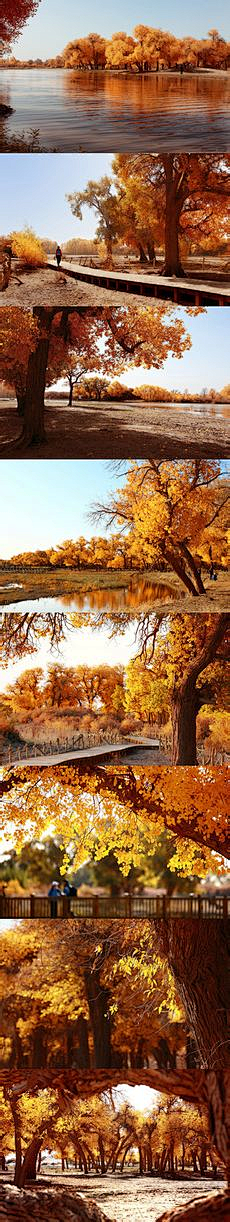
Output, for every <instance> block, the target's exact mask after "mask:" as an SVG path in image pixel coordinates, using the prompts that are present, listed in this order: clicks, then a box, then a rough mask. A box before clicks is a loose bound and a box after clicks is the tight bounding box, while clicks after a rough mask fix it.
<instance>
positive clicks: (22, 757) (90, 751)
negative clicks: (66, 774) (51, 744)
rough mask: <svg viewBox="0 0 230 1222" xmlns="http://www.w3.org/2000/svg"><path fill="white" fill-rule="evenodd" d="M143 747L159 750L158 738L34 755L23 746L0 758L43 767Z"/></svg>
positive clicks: (24, 764) (93, 758)
mask: <svg viewBox="0 0 230 1222" xmlns="http://www.w3.org/2000/svg"><path fill="white" fill-rule="evenodd" d="M145 747H150V748H151V747H152V748H153V750H154V751H156V750H159V748H160V742H159V739H158V738H130V739H128V740H127V742H124V739H121V741H120V742H116V743H114V742H113V743H97V744H96V745H95V746H93V747H81V748H76V749H75V748H74V747H72V748H71V747H69V748H67V750H63V751H56V752H54V751H53V752H47V754H45V752H44V753H42V754H40V755H39V751H37V753H36V751H35V752H34V755H29V753H28V754H27V753H26V752H25V749H24V748H23V750H22V751H21V753H20V750H19V751H17V752H12V755H11V753H9V758H8V760H4V761H3V760H2V761H1V762H2V763H4V767H7V766H8V767H11V766H12V764H13V765H15V764H19V765H20V768H22V767H26V768H27V767H34V768H35V767H36V768H45V767H47V766H50V765H51V764H64V763H66V762H67V761H72V760H79V762H81V760H83V761H84V760H91V759H92V760H98V759H104V758H105V757H106V756H108V755H116V754H117V752H119V755H120V754H121V752H123V753H124V752H126V751H131V750H135V748H136V750H137V751H138V749H141V748H145ZM23 752H24V753H23Z"/></svg>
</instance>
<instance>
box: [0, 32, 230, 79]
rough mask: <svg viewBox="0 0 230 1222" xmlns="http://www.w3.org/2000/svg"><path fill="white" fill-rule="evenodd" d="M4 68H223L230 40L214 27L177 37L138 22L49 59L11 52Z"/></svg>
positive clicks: (90, 37) (73, 44)
mask: <svg viewBox="0 0 230 1222" xmlns="http://www.w3.org/2000/svg"><path fill="white" fill-rule="evenodd" d="M1 66H2V67H3V68H4V67H5V68H9V67H10V68H76V69H78V70H80V71H90V72H97V71H99V70H100V71H112V70H115V71H122V72H127V71H128V72H132V73H136V74H141V73H146V72H160V71H163V70H166V71H180V72H183V71H187V72H188V71H189V72H196V71H197V70H199V69H201V70H202V69H208V68H212V69H222V70H225V71H226V69H228V68H229V66H230V43H229V42H227V41H226V40H225V39H224V38H223V37H222V35H221V34H219V32H218V30H216V29H211V30H209V32H208V35H207V38H204V39H198V38H193V37H186V38H176V37H175V35H174V34H171V33H170V32H169V31H165V30H159V29H157V30H155V29H153V28H152V27H151V26H147V25H137V26H135V29H134V31H133V34H132V35H131V34H126V33H124V32H123V31H122V32H119V33H117V34H113V36H112V38H111V39H106V38H103V37H102V36H101V35H100V34H88V35H87V36H86V37H85V38H76V39H74V40H73V41H72V42H70V43H68V45H67V46H66V47H65V49H64V51H63V52H62V54H61V55H57V56H55V58H50V59H47V60H42V59H35V60H32V59H29V60H18V59H16V57H15V56H10V57H8V59H5V60H3V61H2V63H1Z"/></svg>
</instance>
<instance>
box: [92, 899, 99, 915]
mask: <svg viewBox="0 0 230 1222" xmlns="http://www.w3.org/2000/svg"><path fill="white" fill-rule="evenodd" d="M98 917H99V896H98V895H94V896H93V918H94V920H97V918H98Z"/></svg>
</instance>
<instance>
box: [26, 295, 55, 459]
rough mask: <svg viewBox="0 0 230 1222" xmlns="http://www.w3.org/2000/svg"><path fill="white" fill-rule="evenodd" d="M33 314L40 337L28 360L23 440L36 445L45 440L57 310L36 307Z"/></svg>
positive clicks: (27, 443)
mask: <svg viewBox="0 0 230 1222" xmlns="http://www.w3.org/2000/svg"><path fill="white" fill-rule="evenodd" d="M33 314H34V317H35V319H37V322H38V326H39V338H38V342H37V346H36V348H35V351H34V352H31V354H30V356H29V361H28V369H27V381H26V395H25V412H24V425H23V434H22V440H23V441H24V442H25V443H26V445H34V446H35V445H39V444H40V443H41V442H42V441H45V427H44V398H45V388H46V370H47V364H48V356H49V344H50V335H51V327H52V322H53V317H54V314H55V310H49V309H46V308H45V309H43V308H38V307H35V309H34V311H33Z"/></svg>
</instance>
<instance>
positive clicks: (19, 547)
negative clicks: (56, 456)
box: [0, 460, 117, 557]
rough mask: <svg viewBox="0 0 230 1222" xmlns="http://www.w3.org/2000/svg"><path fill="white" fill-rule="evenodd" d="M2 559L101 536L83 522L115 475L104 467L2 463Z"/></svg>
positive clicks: (98, 464) (69, 463)
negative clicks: (72, 540) (32, 550)
mask: <svg viewBox="0 0 230 1222" xmlns="http://www.w3.org/2000/svg"><path fill="white" fill-rule="evenodd" d="M0 482H1V496H2V504H4V506H5V512H4V518H5V522H4V524H3V515H2V517H1V524H0V556H1V557H3V556H8V557H9V556H10V555H16V553H18V552H19V551H26V550H27V549H28V550H31V548H38V547H39V548H43V547H50V546H55V544H57V543H60V542H61V541H62V540H63V539H77V538H78V536H79V535H84V536H85V537H86V538H90V536H91V535H93V534H102V533H103V529H102V527H100V528H98V529H97V528H96V527H95V526H94V525H92V522H89V521H88V520H87V513H88V511H89V510H90V506H91V505H92V502H93V501H95V500H98V499H99V497H103V498H104V497H106V496H107V494H108V492H109V491H110V490H111V488H113V489H114V483H115V482H117V472H116V473H115V472H113V471H112V467H111V466H109V464H108V463H107V462H93V461H91V462H84V461H82V462H77V461H76V462H75V461H63V462H62V461H60V460H58V461H55V460H53V461H52V462H43V461H36V460H35V461H33V462H24V461H23V460H22V461H21V460H19V461H17V460H16V462H11V461H10V460H9V461H8V460H7V461H2V462H1V463H0Z"/></svg>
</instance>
